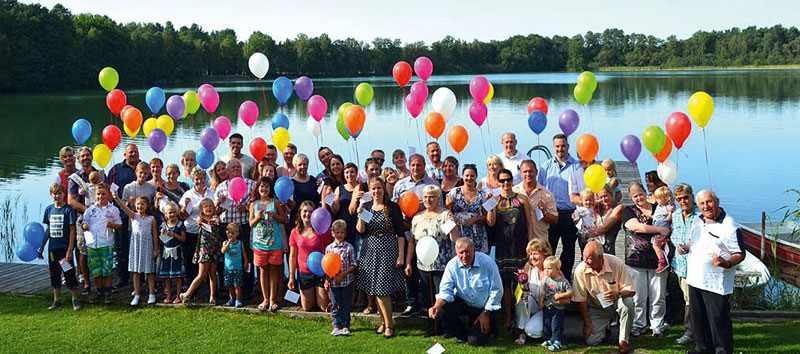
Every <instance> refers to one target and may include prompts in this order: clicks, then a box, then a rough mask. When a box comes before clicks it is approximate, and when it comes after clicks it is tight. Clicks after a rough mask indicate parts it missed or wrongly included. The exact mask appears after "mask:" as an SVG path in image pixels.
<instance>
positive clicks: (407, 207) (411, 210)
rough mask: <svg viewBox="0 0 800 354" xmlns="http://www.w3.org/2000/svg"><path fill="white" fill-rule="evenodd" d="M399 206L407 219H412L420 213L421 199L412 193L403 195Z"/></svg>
mask: <svg viewBox="0 0 800 354" xmlns="http://www.w3.org/2000/svg"><path fill="white" fill-rule="evenodd" d="M397 204H400V210H401V211H402V212H403V214H405V216H406V217H407V218H411V217H412V216H414V214H416V213H417V211H419V197H418V196H417V194H416V193H414V192H411V191H409V192H405V193H403V194H402V195H401V196H400V200H398V203H397Z"/></svg>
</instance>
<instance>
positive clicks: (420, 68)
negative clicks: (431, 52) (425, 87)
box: [414, 57, 433, 81]
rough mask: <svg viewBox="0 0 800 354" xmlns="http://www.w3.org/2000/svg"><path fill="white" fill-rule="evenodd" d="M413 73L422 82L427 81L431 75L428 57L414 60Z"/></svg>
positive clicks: (431, 63)
mask: <svg viewBox="0 0 800 354" xmlns="http://www.w3.org/2000/svg"><path fill="white" fill-rule="evenodd" d="M414 72H416V73H417V76H419V78H420V79H422V81H428V79H429V78H430V77H431V74H433V62H431V59H430V58H428V57H419V58H417V60H414Z"/></svg>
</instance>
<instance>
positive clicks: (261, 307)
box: [258, 302, 267, 312]
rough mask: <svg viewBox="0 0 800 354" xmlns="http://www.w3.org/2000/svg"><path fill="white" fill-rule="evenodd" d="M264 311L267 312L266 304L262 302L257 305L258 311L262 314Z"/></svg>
mask: <svg viewBox="0 0 800 354" xmlns="http://www.w3.org/2000/svg"><path fill="white" fill-rule="evenodd" d="M266 310H267V304H266V303H264V302H262V303H260V304H258V311H260V312H264V311H266Z"/></svg>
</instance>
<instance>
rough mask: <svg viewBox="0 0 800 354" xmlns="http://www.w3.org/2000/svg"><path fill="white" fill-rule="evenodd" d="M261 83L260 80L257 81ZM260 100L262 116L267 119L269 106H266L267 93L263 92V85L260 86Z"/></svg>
mask: <svg viewBox="0 0 800 354" xmlns="http://www.w3.org/2000/svg"><path fill="white" fill-rule="evenodd" d="M258 81H261V79H258ZM261 98H262V99H263V100H264V115H265V116H266V117H269V106H268V105H267V93H266V92H264V85H263V84H262V85H261Z"/></svg>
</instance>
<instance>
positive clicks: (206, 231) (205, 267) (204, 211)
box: [179, 198, 220, 305]
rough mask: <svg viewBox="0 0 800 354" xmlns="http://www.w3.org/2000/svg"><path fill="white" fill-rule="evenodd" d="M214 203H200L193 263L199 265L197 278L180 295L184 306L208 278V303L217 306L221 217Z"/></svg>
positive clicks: (209, 201)
mask: <svg viewBox="0 0 800 354" xmlns="http://www.w3.org/2000/svg"><path fill="white" fill-rule="evenodd" d="M215 211H216V209H215V207H214V201H213V200H211V199H209V198H205V199H203V200H201V201H200V215H199V216H198V217H197V226H199V231H200V233H199V235H198V237H197V250H196V251H195V253H194V257H193V258H192V262H194V263H195V264H198V265H199V269H198V272H197V277H195V278H194V280H192V284H191V285H189V289H187V290H186V292H185V293H181V294H180V295H179V297H180V299H181V301H183V303H184V304H188V303H189V302H190V301H191V298H192V295H193V294H194V292H195V291H196V290H197V288H198V287H200V285H202V284H203V282H204V281H205V280H206V277H208V288H209V292H210V293H211V294H210V296H209V299H208V303H210V304H212V305H216V301H215V300H214V299H215V296H214V295H215V292H216V289H217V262H219V259H220V252H219V216H217V215H216V214H215Z"/></svg>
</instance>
